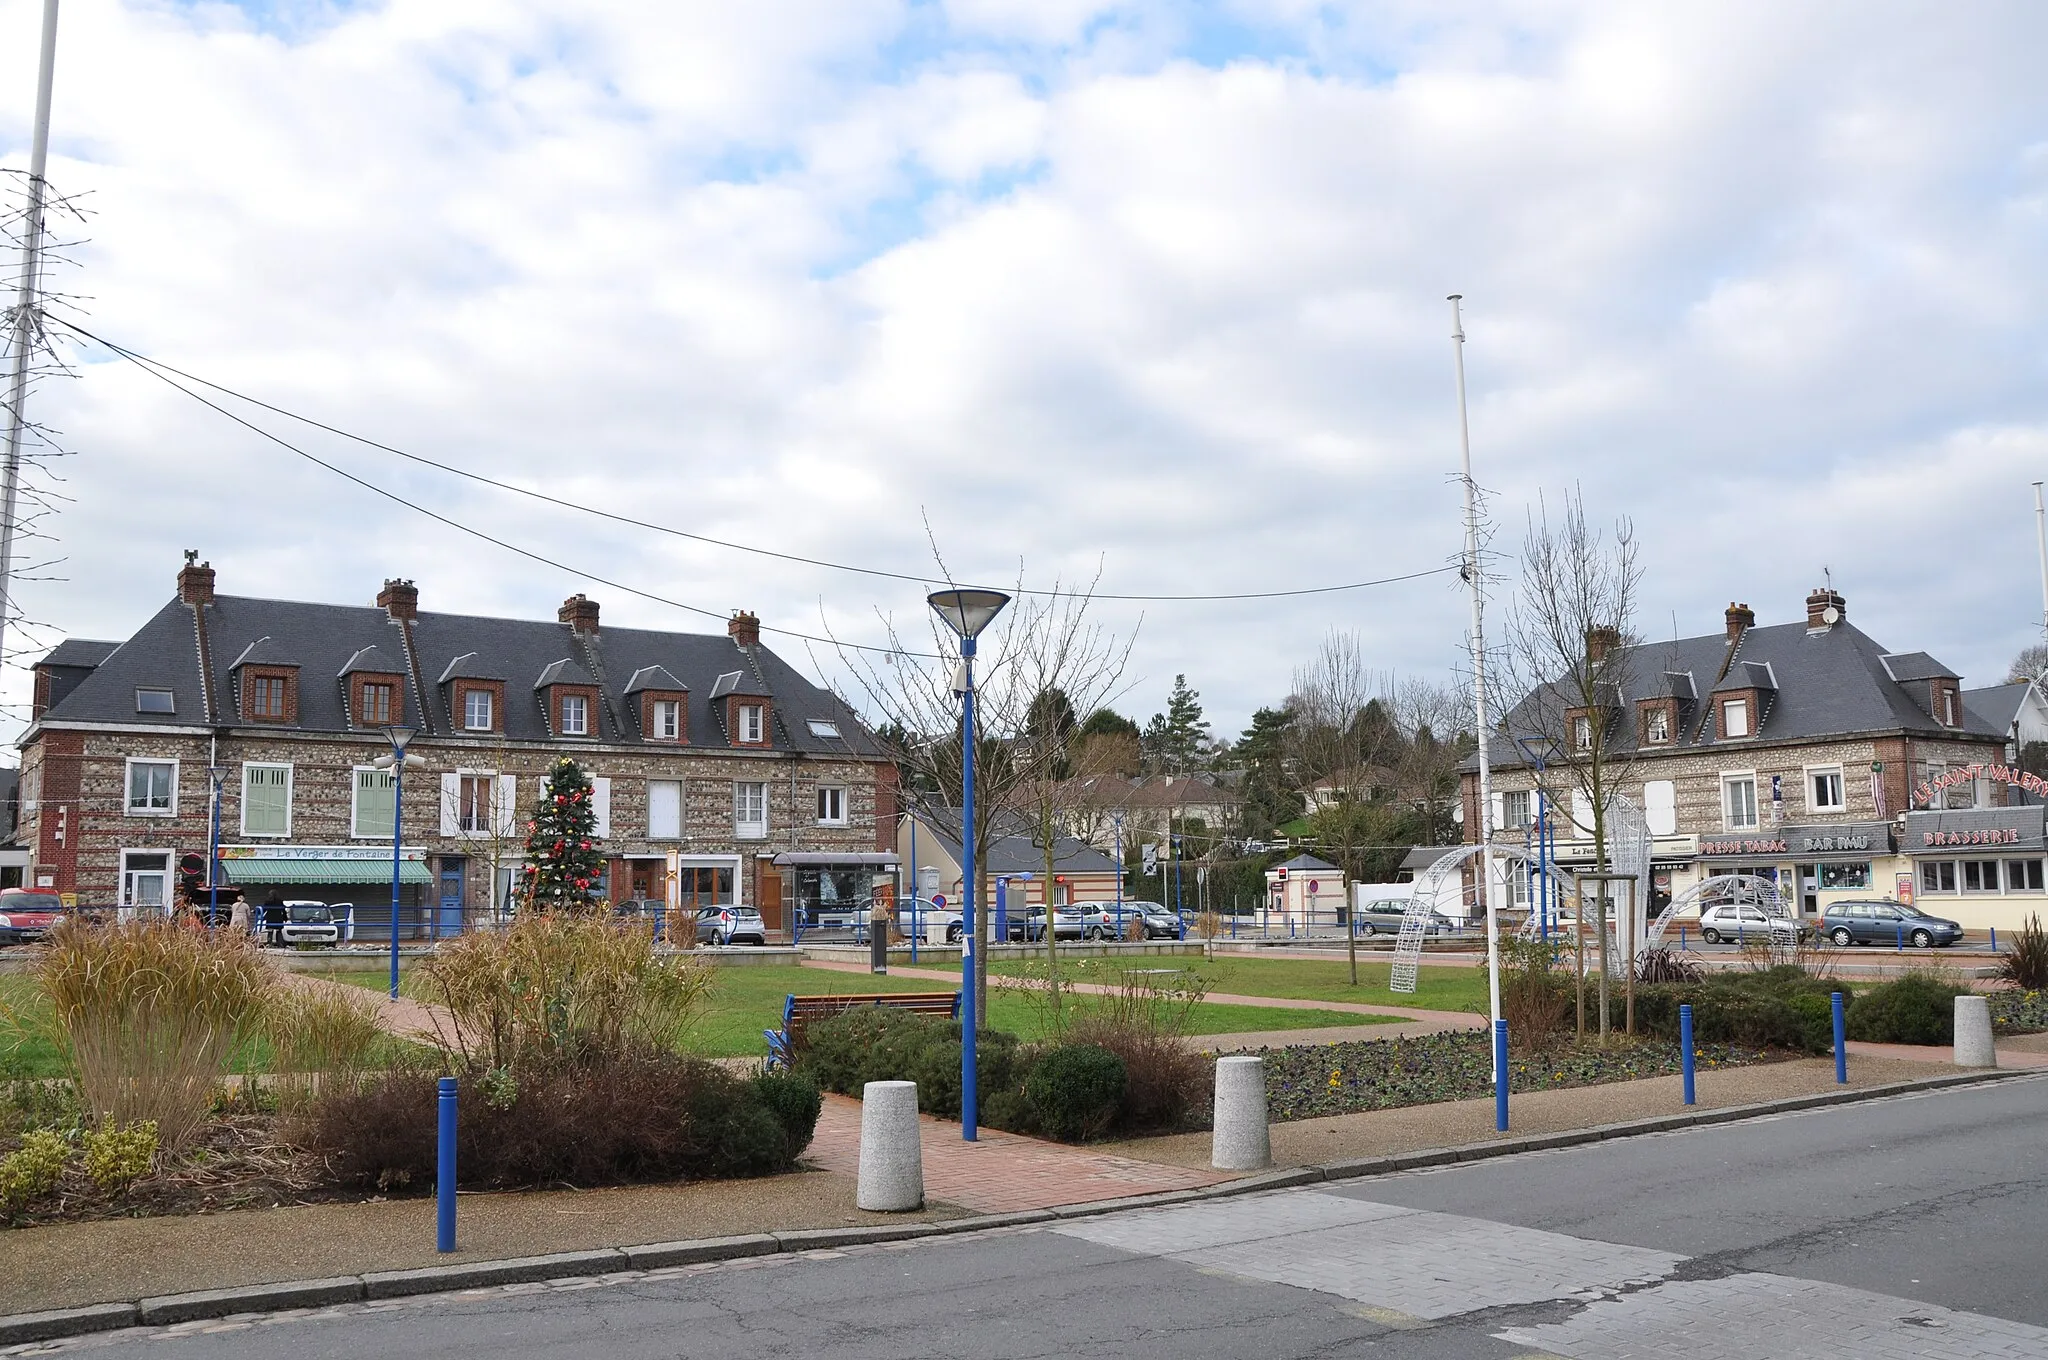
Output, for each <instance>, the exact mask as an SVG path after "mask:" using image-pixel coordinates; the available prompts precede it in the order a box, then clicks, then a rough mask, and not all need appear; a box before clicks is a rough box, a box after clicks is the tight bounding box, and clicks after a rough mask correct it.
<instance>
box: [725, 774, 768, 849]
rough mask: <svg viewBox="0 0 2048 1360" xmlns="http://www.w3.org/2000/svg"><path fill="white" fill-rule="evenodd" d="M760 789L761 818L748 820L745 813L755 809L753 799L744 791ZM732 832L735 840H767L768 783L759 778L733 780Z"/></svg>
mask: <svg viewBox="0 0 2048 1360" xmlns="http://www.w3.org/2000/svg"><path fill="white" fill-rule="evenodd" d="M748 789H758V790H760V801H759V806H760V812H761V819H760V820H759V821H758V822H753V821H747V820H745V819H744V816H743V814H744V813H746V812H750V811H752V810H753V807H752V804H753V801H754V800H753V799H752V798H751V797H750V796H749V795H748V794H747V793H745V792H744V790H748ZM732 834H733V839H734V840H741V841H765V840H767V839H768V783H767V781H766V780H758V779H735V780H734V781H733V782H732Z"/></svg>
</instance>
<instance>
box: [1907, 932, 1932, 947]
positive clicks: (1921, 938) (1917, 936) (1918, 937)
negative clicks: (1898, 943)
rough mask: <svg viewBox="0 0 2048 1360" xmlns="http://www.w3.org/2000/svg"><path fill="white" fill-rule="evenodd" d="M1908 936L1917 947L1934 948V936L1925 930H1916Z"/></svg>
mask: <svg viewBox="0 0 2048 1360" xmlns="http://www.w3.org/2000/svg"><path fill="white" fill-rule="evenodd" d="M1906 938H1907V939H1909V940H1911V941H1912V942H1913V947H1914V948H1915V949H1932V948H1934V936H1932V935H1930V934H1928V933H1927V932H1926V931H1924V930H1916V931H1914V932H1913V933H1912V934H1911V935H1908V936H1907V937H1906Z"/></svg>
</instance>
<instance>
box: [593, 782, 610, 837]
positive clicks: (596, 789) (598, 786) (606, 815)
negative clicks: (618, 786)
mask: <svg viewBox="0 0 2048 1360" xmlns="http://www.w3.org/2000/svg"><path fill="white" fill-rule="evenodd" d="M590 808H591V811H592V812H594V813H596V814H597V838H598V839H599V840H601V841H608V840H610V839H611V838H612V781H611V780H609V779H592V780H591V781H590Z"/></svg>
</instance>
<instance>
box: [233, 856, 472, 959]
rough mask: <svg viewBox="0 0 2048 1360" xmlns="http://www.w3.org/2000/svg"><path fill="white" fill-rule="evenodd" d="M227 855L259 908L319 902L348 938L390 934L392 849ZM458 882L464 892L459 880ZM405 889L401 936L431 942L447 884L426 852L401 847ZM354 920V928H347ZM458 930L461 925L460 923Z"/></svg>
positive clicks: (237, 878) (238, 879)
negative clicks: (341, 924) (437, 873)
mask: <svg viewBox="0 0 2048 1360" xmlns="http://www.w3.org/2000/svg"><path fill="white" fill-rule="evenodd" d="M220 860H221V872H222V876H223V877H224V878H225V880H226V881H227V882H228V883H231V884H233V885H234V886H235V887H237V888H240V889H241V890H242V892H243V895H244V897H245V898H246V900H247V901H248V902H249V904H250V907H251V908H252V909H254V910H260V909H261V908H263V907H264V906H266V905H269V904H272V903H284V902H319V903H323V904H325V905H326V906H328V907H330V908H332V909H334V912H335V916H336V919H337V920H339V921H343V922H344V932H343V934H344V938H347V937H349V936H350V935H351V933H352V935H353V938H355V939H358V940H364V939H371V940H388V939H390V938H391V929H392V911H391V851H390V849H389V847H383V848H379V847H377V846H367V845H223V846H222V847H221V848H220ZM459 872H460V871H459V870H458V873H459ZM457 884H458V888H457V891H458V893H459V891H460V888H459V884H460V879H459V878H458V879H457ZM398 886H399V893H398V920H397V925H398V935H399V938H400V939H427V938H431V937H432V936H434V935H435V934H437V933H439V927H440V924H441V921H440V913H439V912H437V911H436V910H435V909H436V908H437V907H438V906H439V905H440V900H441V897H440V893H441V889H442V887H443V886H444V885H443V884H442V882H441V881H440V880H439V878H438V877H437V875H436V873H435V870H434V868H433V867H432V866H429V864H428V863H427V853H426V851H424V850H403V851H401V852H400V854H399V860H398ZM458 901H459V897H458ZM459 915H460V912H459V910H458V912H457V916H458V918H459ZM351 925H352V926H353V931H352V932H351V931H350V930H349V929H347V927H348V926H351ZM455 928H456V929H458V930H459V929H460V925H459V922H458V924H457V925H456V927H455Z"/></svg>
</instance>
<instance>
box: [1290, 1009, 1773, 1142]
mask: <svg viewBox="0 0 2048 1360" xmlns="http://www.w3.org/2000/svg"><path fill="white" fill-rule="evenodd" d="M1695 1051H1696V1052H1697V1053H1698V1055H1699V1056H1698V1058H1697V1059H1696V1061H1697V1063H1698V1066H1699V1069H1700V1070H1701V1071H1711V1070H1714V1069H1716V1068H1723V1067H1742V1066H1747V1065H1750V1064H1753V1063H1760V1062H1772V1061H1776V1060H1778V1058H1779V1057H1780V1056H1781V1055H1779V1054H1775V1053H1771V1052H1769V1051H1766V1050H1762V1049H1754V1048H1741V1047H1737V1046H1735V1045H1732V1044H1701V1045H1698V1046H1697V1048H1696V1050H1695ZM1265 1059H1266V1103H1267V1108H1268V1110H1269V1111H1270V1113H1271V1117H1272V1118H1273V1119H1274V1120H1276V1121H1279V1120H1289V1119H1314V1118H1317V1117H1318V1116H1321V1115H1331V1114H1356V1113H1358V1112H1359V1111H1361V1110H1385V1109H1392V1108H1394V1107H1396V1106H1400V1105H1427V1104H1432V1103H1434V1102H1437V1101H1443V1100H1472V1099H1475V1098H1478V1097H1482V1096H1488V1095H1491V1094H1493V1053H1492V1045H1491V1043H1490V1041H1489V1037H1488V1035H1487V1034H1486V1032H1485V1031H1484V1030H1460V1031H1456V1032H1453V1033H1448V1034H1424V1035H1419V1036H1416V1037H1414V1038H1407V1039H1368V1040H1364V1041H1362V1042H1358V1043H1344V1044H1319V1045H1316V1046H1315V1047H1312V1048H1280V1049H1267V1050H1265ZM1679 1070H1680V1055H1679V1050H1678V1046H1677V1045H1676V1044H1670V1043H1664V1042H1662V1041H1659V1040H1654V1039H1650V1040H1643V1039H1637V1040H1629V1039H1625V1038H1622V1037H1621V1036H1615V1037H1614V1038H1613V1039H1612V1040H1611V1041H1610V1044H1609V1047H1607V1048H1605V1049H1601V1048H1594V1047H1592V1046H1591V1045H1590V1044H1589V1045H1588V1046H1587V1047H1585V1048H1581V1049H1571V1048H1566V1049H1561V1050H1559V1051H1557V1052H1553V1053H1548V1054H1539V1055H1535V1056H1532V1057H1527V1058H1514V1059H1512V1060H1510V1062H1509V1064H1508V1089H1509V1090H1510V1091H1511V1092H1528V1091H1549V1090H1562V1089H1564V1088H1565V1087H1568V1086H1594V1085H1598V1084H1600V1083H1602V1082H1610V1081H1633V1080H1635V1079H1636V1078H1638V1077H1662V1076H1670V1075H1673V1074H1675V1073H1677V1072H1678V1071H1679Z"/></svg>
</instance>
